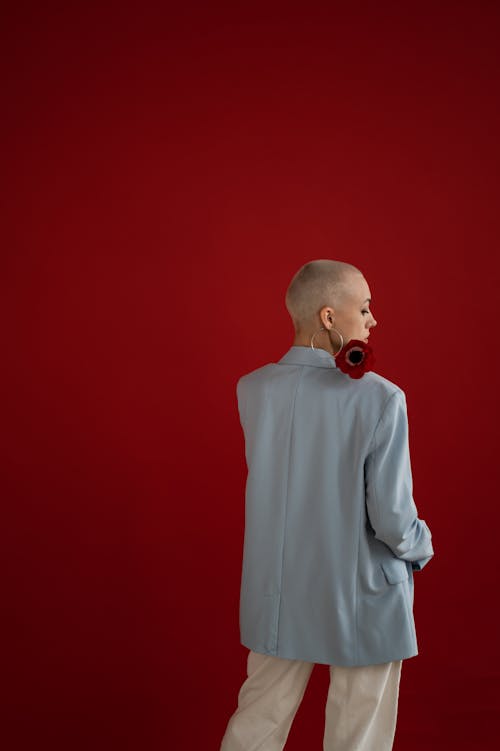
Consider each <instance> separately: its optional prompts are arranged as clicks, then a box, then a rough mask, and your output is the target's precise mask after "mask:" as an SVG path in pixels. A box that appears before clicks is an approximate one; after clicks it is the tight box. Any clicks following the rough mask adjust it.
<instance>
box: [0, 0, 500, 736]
mask: <svg viewBox="0 0 500 751" xmlns="http://www.w3.org/2000/svg"><path fill="white" fill-rule="evenodd" d="M405 6H406V7H405ZM499 27H500V11H499V9H498V6H497V5H496V4H495V3H493V2H491V3H490V2H474V3H473V2H469V3H461V2H455V3H429V4H428V5H425V4H424V5H422V4H419V5H415V4H411V6H410V4H405V3H403V4H402V3H396V2H392V3H381V4H380V3H376V4H375V3H366V4H364V5H363V4H359V3H350V4H349V3H347V4H346V3H338V4H337V3H328V4H326V3H325V4H324V5H316V6H314V5H310V4H309V5H308V6H307V9H306V6H305V5H304V7H300V6H298V5H297V6H293V5H290V4H289V3H287V4H282V5H278V4H262V5H260V4H241V5H238V4H236V5H235V4H234V3H233V4H229V3H228V4H226V5H220V4H219V5H217V7H215V6H214V5H213V4H211V3H200V4H198V5H194V4H192V3H187V4H183V5H182V10H180V9H178V8H176V9H175V10H174V9H173V8H169V7H168V6H166V5H165V4H163V5H162V6H160V5H158V6H156V7H155V6H153V5H151V4H149V5H148V4H147V3H141V4H139V3H138V4H137V6H136V7H134V6H132V5H123V4H115V5H112V4H104V5H97V4H96V5H95V6H93V5H92V3H88V2H85V3H83V2H82V3H76V4H75V3H69V4H66V5H65V4H62V3H60V4H52V5H50V6H47V5H45V4H43V5H42V4H33V5H32V6H31V7H30V6H28V5H23V4H22V3H16V5H15V8H13V9H11V10H10V11H9V12H8V13H5V14H4V18H3V22H2V29H3V31H2V33H3V40H2V50H3V53H2V54H3V57H4V73H5V75H4V84H3V88H2V104H3V115H2V129H3V139H2V142H3V146H4V147H5V150H6V160H5V162H4V168H3V170H2V171H3V175H4V194H3V207H4V211H3V216H4V242H3V243H2V275H1V278H2V288H3V289H2V295H1V301H2V307H3V311H2V324H3V335H2V341H3V347H4V359H3V365H2V378H3V380H4V385H3V387H2V393H3V397H4V400H3V406H2V426H3V428H4V429H3V431H2V447H1V450H2V499H3V523H2V529H3V540H2V546H1V548H2V554H3V565H2V572H3V576H2V583H3V592H2V595H3V596H2V605H3V617H2V623H3V626H4V629H5V635H4V638H3V653H4V658H3V660H2V662H4V668H3V669H2V684H3V686H4V689H5V697H4V699H3V701H2V709H3V711H4V712H5V717H4V720H3V721H2V735H3V737H4V739H6V741H5V743H4V747H5V748H8V749H9V751H13V750H14V749H16V750H17V749H28V748H29V749H32V748H36V749H42V748H43V749H45V748H50V749H52V751H57V750H58V749H61V750H62V749H64V750H65V751H67V749H71V750H72V751H80V750H81V749H92V750H93V751H97V750H100V749H106V750H108V749H140V750H141V751H153V750H154V751H156V749H164V748H175V749H178V750H179V751H181V750H184V749H187V750H191V749H196V750H198V749H207V750H208V749H218V748H219V743H220V740H221V737H222V734H223V732H224V730H225V726H226V723H227V720H228V718H229V716H230V714H231V713H232V712H233V711H234V709H235V707H236V701H237V692H238V690H239V687H240V685H241V682H242V680H243V678H244V674H245V666H246V659H245V658H246V652H247V651H246V649H245V648H243V647H242V646H241V645H240V644H239V632H238V597H239V582H240V567H241V553H242V541H243V520H244V519H243V511H244V507H243V503H244V501H243V497H244V483H245V479H246V469H245V461H244V455H243V437H242V432H241V428H240V425H239V421H238V415H237V405H236V394H235V385H236V381H237V379H238V378H239V376H240V375H241V374H243V373H245V372H248V371H249V370H252V369H254V368H256V367H259V366H260V365H263V364H265V363H267V362H270V361H276V360H277V359H279V358H280V357H281V356H282V355H283V354H284V352H285V351H286V350H287V349H288V348H289V346H291V343H292V339H293V330H292V326H291V322H290V321H289V318H288V314H287V312H286V310H285V306H284V293H285V290H286V287H287V285H288V283H289V281H290V279H291V277H292V275H293V274H294V273H295V271H296V270H297V269H298V268H299V266H301V265H302V264H303V263H305V262H306V261H307V260H311V259H314V258H335V259H340V260H345V261H349V262H351V263H354V264H355V265H356V266H358V267H359V268H360V269H361V270H362V271H363V273H364V274H365V277H366V279H367V280H368V283H369V285H370V287H371V291H372V297H373V304H372V309H373V312H374V314H375V317H376V318H377V320H378V326H377V329H376V331H375V332H374V338H373V340H372V342H371V343H372V346H373V347H374V349H375V352H376V355H377V360H378V364H377V372H379V373H381V374H382V375H384V376H385V377H387V378H389V379H391V380H393V381H395V382H396V383H397V384H398V385H400V386H401V387H402V388H403V389H404V390H405V392H406V395H407V401H408V412H409V421H410V442H411V443H410V446H411V452H412V466H413V472H414V497H415V501H416V503H417V507H418V509H419V514H420V516H421V517H422V518H424V519H425V520H426V521H427V523H428V524H429V526H430V528H431V530H432V532H433V542H434V547H435V557H434V559H433V560H432V561H431V562H430V563H429V565H428V567H427V568H426V569H425V570H424V571H422V572H421V573H416V574H415V619H416V626H417V636H418V643H419V649H420V654H419V655H418V657H417V658H414V659H411V660H407V661H405V662H404V663H403V672H402V681H401V688H400V704H399V720H398V728H397V732H396V741H395V746H394V748H395V751H399V750H401V751H402V750H403V749H404V750H405V751H413V750H416V749H419V751H420V750H421V749H422V748H425V749H443V748H450V749H451V748H453V749H493V748H496V742H497V727H496V723H495V722H494V720H495V719H496V713H497V711H498V681H499V678H500V675H499V673H500V670H499V661H498V656H499V639H498V619H497V612H496V611H497V593H498V577H497V570H498V566H497V549H498V542H497V538H496V532H497V530H498V521H499V519H498V511H497V509H498V482H497V454H498V429H497V425H498V365H499V358H498V346H497V341H498V332H499V325H500V323H499V314H498V287H499V279H498V257H497V251H498V242H499V239H500V221H499V208H498V206H499V204H498V199H499V196H500V189H499V183H498V174H499V166H500V165H499V162H500V148H499V138H498V134H499V132H500V130H499V128H500V122H499V121H500V106H499V98H498V91H499V84H500V61H499V55H498V39H499V36H500V28H499ZM326 688H327V668H326V666H318V667H317V668H316V669H315V671H314V672H313V675H312V678H311V682H310V684H309V688H308V691H307V692H306V695H305V698H304V700H303V703H302V705H301V707H300V709H299V712H298V714H297V716H296V719H295V722H294V725H293V727H292V731H291V733H290V736H289V742H288V744H287V749H290V751H294V750H295V751H298V750H299V749H304V748H306V747H307V748H311V749H313V748H321V739H322V732H323V712H324V701H325V698H326Z"/></svg>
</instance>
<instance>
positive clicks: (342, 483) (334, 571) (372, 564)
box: [236, 345, 434, 666]
mask: <svg viewBox="0 0 500 751" xmlns="http://www.w3.org/2000/svg"><path fill="white" fill-rule="evenodd" d="M236 393H237V403H238V412H239V417H240V422H241V426H242V428H243V432H244V438H245V458H246V464H247V468H248V475H247V478H246V489H245V533H244V542H243V560H242V572H241V591H240V603H239V621H240V636H241V643H242V644H243V645H244V646H246V647H248V648H249V649H252V650H253V651H256V652H261V653H263V654H269V655H275V656H277V657H284V658H288V659H298V660H307V661H308V662H314V663H323V664H329V665H346V666H347V665H371V664H376V663H382V662H389V661H391V660H399V659H405V658H408V657H413V656H415V655H417V654H418V647H417V638H416V632H415V622H414V615H413V571H414V570H417V571H418V570H421V569H423V568H424V566H425V565H426V564H427V563H428V562H429V560H430V559H431V558H432V556H433V555H434V550H433V547H432V543H431V537H432V534H431V532H430V529H429V527H428V526H427V524H426V522H425V521H424V520H423V519H419V517H418V512H417V508H416V505H415V501H414V499H413V495H412V492H413V486H412V474H411V464H410V452H409V440H408V418H407V410H406V397H405V393H404V391H403V390H402V389H401V388H399V386H397V385H396V384H394V383H392V382H391V381H389V380H388V379H387V378H384V377H383V376H381V375H379V374H378V373H375V372H373V371H367V372H365V373H364V374H363V376H362V377H361V378H359V379H353V378H351V377H350V376H349V375H348V374H347V373H344V372H343V371H341V370H340V369H339V368H338V367H337V366H336V363H335V359H334V357H333V356H332V355H331V354H329V353H328V352H326V351H325V350H323V349H314V350H313V349H312V348H311V347H307V346H297V345H294V346H292V347H291V348H290V349H289V350H288V352H286V354H285V355H284V356H283V357H282V358H281V359H280V360H279V361H278V362H276V363H274V362H273V363H269V364H267V365H264V366H262V367H259V368H257V369H256V370H253V371H251V372H249V373H246V374H245V375H242V376H241V377H240V378H239V380H238V382H237V385H236Z"/></svg>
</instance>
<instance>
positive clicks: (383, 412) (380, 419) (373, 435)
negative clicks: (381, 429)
mask: <svg viewBox="0 0 500 751" xmlns="http://www.w3.org/2000/svg"><path fill="white" fill-rule="evenodd" d="M400 393H402V392H401V391H393V392H392V394H391V395H390V396H389V397H388V399H386V401H385V404H384V406H383V407H382V412H381V414H380V417H379V418H378V420H377V424H376V425H375V429H374V431H373V434H372V437H371V438H370V443H369V444H368V449H367V453H370V449H371V446H372V443H373V441H374V440H375V436H376V434H377V430H378V426H379V425H380V422H381V421H382V418H383V417H384V415H385V411H386V409H387V405H388V404H389V402H390V401H391V399H393V398H394V397H395V396H396V394H400Z"/></svg>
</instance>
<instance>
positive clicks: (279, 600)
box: [275, 366, 305, 649]
mask: <svg viewBox="0 0 500 751" xmlns="http://www.w3.org/2000/svg"><path fill="white" fill-rule="evenodd" d="M304 369H305V366H302V367H301V368H300V372H299V375H298V378H297V385H296V386H295V391H294V394H293V401H292V408H291V410H290V422H289V424H288V436H289V438H288V466H287V473H286V487H285V514H284V519H283V536H282V538H281V571H280V591H279V595H278V623H277V626H276V644H275V649H278V644H279V634H280V617H281V596H282V593H283V569H284V559H285V536H286V525H287V518H288V514H287V512H288V486H289V481H290V464H291V462H290V456H291V453H292V428H293V421H294V417H295V400H296V398H297V392H298V390H299V386H300V384H301V381H302V376H303V374H304Z"/></svg>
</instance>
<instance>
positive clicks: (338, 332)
mask: <svg viewBox="0 0 500 751" xmlns="http://www.w3.org/2000/svg"><path fill="white" fill-rule="evenodd" d="M320 331H326V329H325V327H324V326H322V327H321V328H320V329H318V330H317V331H316V332H315V333H314V334H313V335H312V336H311V348H312V349H316V348H315V346H314V344H313V339H314V337H315V336H316V335H317V334H319V332H320ZM330 331H336V332H337V334H338V335H339V336H340V347H339V348H338V350H337V352H330V354H331V355H333V357H336V356H337V355H338V353H339V352H340V350H341V349H342V347H343V346H344V337H343V336H342V334H341V333H340V331H339V330H338V329H336V328H335V326H332V328H331V329H330Z"/></svg>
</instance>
